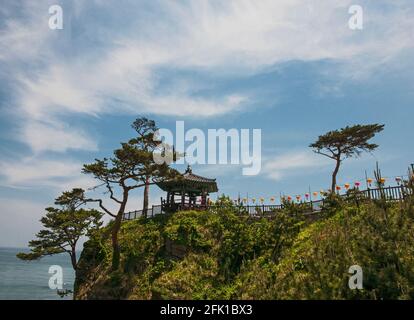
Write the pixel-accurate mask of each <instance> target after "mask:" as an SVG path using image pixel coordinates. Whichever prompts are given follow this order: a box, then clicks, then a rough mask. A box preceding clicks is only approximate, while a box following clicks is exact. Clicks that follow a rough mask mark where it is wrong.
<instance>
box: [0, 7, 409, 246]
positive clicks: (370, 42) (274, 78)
mask: <svg viewBox="0 0 414 320" xmlns="http://www.w3.org/2000/svg"><path fill="white" fill-rule="evenodd" d="M54 4H58V5H60V6H61V7H62V10H63V11H62V12H63V29H57V30H54V29H50V28H49V24H48V22H49V19H50V17H51V14H50V13H49V7H50V6H51V5H54ZM354 4H357V5H360V6H361V8H362V9H363V29H362V30H359V29H357V30H352V29H351V28H349V25H348V21H349V19H350V18H351V16H352V14H350V13H349V12H348V10H349V8H350V6H351V5H354ZM413 53H414V3H413V2H412V1H411V0H395V1H392V2H391V1H383V0H375V1H374V0H372V1H368V0H366V1H363V0H359V1H358V3H356V2H355V1H346V0H338V1H327V0H319V1H318V0H315V1H310V0H309V1H306V0H302V1H298V0H278V1H270V0H262V1H248V0H234V1H233V0H229V1H206V0H199V1H166V0H164V1H158V0H151V1H149V0H148V1H98V0H94V1H92V0H91V1H80V0H74V1H58V0H54V1H41V0H39V1H28V0H26V1H19V0H5V1H2V5H1V7H0V81H1V84H2V85H1V86H0V246H15V247H22V246H26V245H27V242H28V241H29V240H30V239H32V237H33V235H34V234H35V233H36V232H37V231H38V230H39V228H40V223H39V221H38V220H39V219H40V217H41V216H42V214H44V208H45V207H47V206H50V205H52V204H53V200H54V198H56V197H57V196H58V195H59V194H60V193H61V192H62V191H64V190H69V189H71V188H73V187H83V188H89V187H92V186H94V185H96V184H97V182H96V181H94V180H93V179H92V178H91V177H89V176H85V175H83V174H81V168H82V165H83V164H84V163H91V162H93V161H94V159H95V158H103V157H109V156H111V154H112V151H113V150H114V149H115V148H117V147H119V143H120V142H121V141H127V140H128V139H130V138H132V137H133V136H134V131H133V130H132V128H131V123H132V122H133V121H134V120H135V119H136V118H137V117H141V116H146V117H148V118H150V119H154V120H155V121H156V123H157V125H158V127H160V128H168V129H171V130H173V131H174V130H175V129H174V128H175V125H176V121H184V123H185V128H186V129H191V128H198V129H201V130H202V131H203V132H205V133H207V130H208V129H220V128H223V129H225V130H229V129H232V128H235V129H237V130H241V129H250V130H252V129H261V140H262V141H261V171H260V173H259V174H258V175H255V176H244V175H242V171H241V166H240V165H230V164H229V165H197V164H196V165H193V172H194V173H197V174H200V175H204V176H207V177H214V178H217V182H218V187H219V193H220V194H221V193H224V194H226V195H229V196H230V197H232V198H237V196H238V194H240V195H241V196H242V197H245V196H246V195H247V194H248V195H249V197H257V198H259V197H265V198H266V199H268V198H270V197H272V196H275V197H278V196H279V195H280V194H281V193H282V194H286V195H292V196H293V195H296V194H302V195H303V194H304V193H306V192H308V190H309V189H311V190H321V189H327V188H328V187H329V183H330V175H331V171H332V169H333V166H334V164H333V163H332V161H330V160H329V159H327V158H323V157H321V156H318V155H316V154H314V153H313V152H312V150H311V149H310V148H309V147H308V146H309V144H310V143H312V142H313V141H315V140H316V139H317V137H318V136H319V135H320V134H323V133H325V132H327V131H329V130H334V129H338V128H342V127H345V126H347V125H353V124H368V123H383V124H385V130H384V131H383V132H382V133H380V134H379V135H378V136H377V137H376V138H375V139H374V142H375V143H377V144H378V145H379V148H378V150H376V151H375V152H374V153H373V154H367V155H363V156H362V157H361V158H358V159H349V160H346V161H345V162H344V163H343V167H342V168H341V171H340V173H339V176H338V183H339V184H344V183H352V182H355V181H363V180H364V176H365V171H367V172H368V175H372V171H373V170H374V168H375V164H376V162H377V161H378V162H379V165H380V167H381V169H382V172H383V175H384V176H386V177H389V181H391V180H392V177H395V176H401V175H403V174H405V173H406V171H407V168H408V166H409V165H410V163H413V162H414V151H413V148H411V145H412V141H413V139H414V131H413V126H412V122H413V119H414V108H413V102H414V72H413V70H414V68H413V67H414V59H413ZM177 168H178V169H179V170H181V171H182V170H184V169H185V165H180V166H177ZM389 183H391V182H389ZM102 191H103V190H102ZM101 195H102V194H101ZM102 196H104V197H105V195H102ZM162 196H163V192H162V191H161V190H159V189H158V188H157V187H155V186H154V187H152V188H151V196H150V202H151V203H152V204H157V203H159V201H160V197H162ZM212 197H213V198H215V197H216V195H213V196H212ZM108 206H111V204H110V203H109V202H108ZM141 206H142V190H135V191H134V192H133V194H131V201H130V203H129V204H128V209H129V210H134V209H140V208H141Z"/></svg>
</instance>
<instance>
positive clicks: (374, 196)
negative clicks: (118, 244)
mask: <svg viewBox="0 0 414 320" xmlns="http://www.w3.org/2000/svg"><path fill="white" fill-rule="evenodd" d="M355 194H356V195H357V196H358V198H359V199H361V200H363V199H369V200H380V199H385V200H387V201H401V200H403V199H405V198H406V197H407V196H412V195H413V193H412V189H410V188H407V187H405V186H403V185H400V186H393V187H381V188H373V189H372V188H368V189H366V190H359V191H358V192H357V193H355ZM340 196H341V197H342V198H344V199H345V200H346V199H347V198H351V195H350V194H342V195H340ZM301 204H302V205H303V206H304V207H305V209H306V207H308V210H306V211H307V212H308V213H316V212H319V211H321V209H322V207H323V204H324V200H323V199H322V200H316V201H311V200H310V201H306V202H301ZM218 207H220V206H217V205H201V204H191V205H189V204H184V205H181V204H176V209H177V211H180V210H204V209H215V208H218ZM236 208H238V209H239V212H240V213H241V212H243V213H248V214H249V215H251V216H258V215H264V214H272V213H276V212H277V211H280V210H282V209H283V204H270V205H269V204H257V205H243V204H239V205H236ZM160 214H165V210H164V209H163V206H162V205H153V206H151V207H149V208H148V210H147V217H148V218H152V217H154V216H156V215H160ZM142 216H144V212H143V210H135V211H130V212H126V213H124V217H123V219H124V220H134V219H138V218H140V217H142Z"/></svg>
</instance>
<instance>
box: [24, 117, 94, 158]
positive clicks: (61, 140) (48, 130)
mask: <svg viewBox="0 0 414 320" xmlns="http://www.w3.org/2000/svg"><path fill="white" fill-rule="evenodd" d="M20 138H21V140H22V141H24V142H25V143H27V144H28V145H29V146H30V147H31V149H32V150H33V152H35V153H40V152H42V151H48V150H49V151H56V152H62V151H66V150H68V149H84V150H89V151H96V150H97V149H98V147H97V144H96V142H95V141H93V140H92V139H91V138H89V137H88V136H87V134H86V133H84V132H83V131H81V130H79V129H75V128H71V127H68V126H65V125H64V124H57V123H53V124H44V123H40V122H29V123H27V124H26V125H25V127H24V128H22V132H21V136H20Z"/></svg>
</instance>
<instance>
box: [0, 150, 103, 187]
mask: <svg viewBox="0 0 414 320" xmlns="http://www.w3.org/2000/svg"><path fill="white" fill-rule="evenodd" d="M81 168H82V165H81V164H80V163H78V162H75V161H71V160H48V159H45V158H42V157H37V156H35V157H28V158H23V159H21V160H18V161H16V160H14V161H4V160H3V161H1V162H0V172H1V175H0V177H1V180H0V181H1V184H2V185H3V186H8V187H12V188H39V187H40V188H44V187H46V188H55V189H56V188H58V189H59V190H67V189H70V188H72V187H83V188H88V187H92V186H94V185H95V183H94V181H93V180H92V179H90V178H89V177H86V176H81V175H80V171H81Z"/></svg>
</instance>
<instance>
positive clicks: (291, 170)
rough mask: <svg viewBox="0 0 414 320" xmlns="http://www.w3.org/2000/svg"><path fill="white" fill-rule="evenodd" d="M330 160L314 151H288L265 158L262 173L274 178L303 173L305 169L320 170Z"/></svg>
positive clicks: (279, 178) (278, 178)
mask: <svg viewBox="0 0 414 320" xmlns="http://www.w3.org/2000/svg"><path fill="white" fill-rule="evenodd" d="M329 164H330V162H329V161H328V160H326V159H324V158H321V157H320V156H318V155H316V154H314V153H313V152H312V151H288V152H286V153H282V154H278V155H276V156H273V157H268V158H267V159H265V160H264V165H263V169H262V174H263V176H264V177H266V178H268V179H272V180H276V181H277V180H281V179H283V178H286V177H290V176H295V175H301V174H303V172H304V170H306V171H307V172H309V170H320V169H322V168H324V167H327V166H328V165H329Z"/></svg>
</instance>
